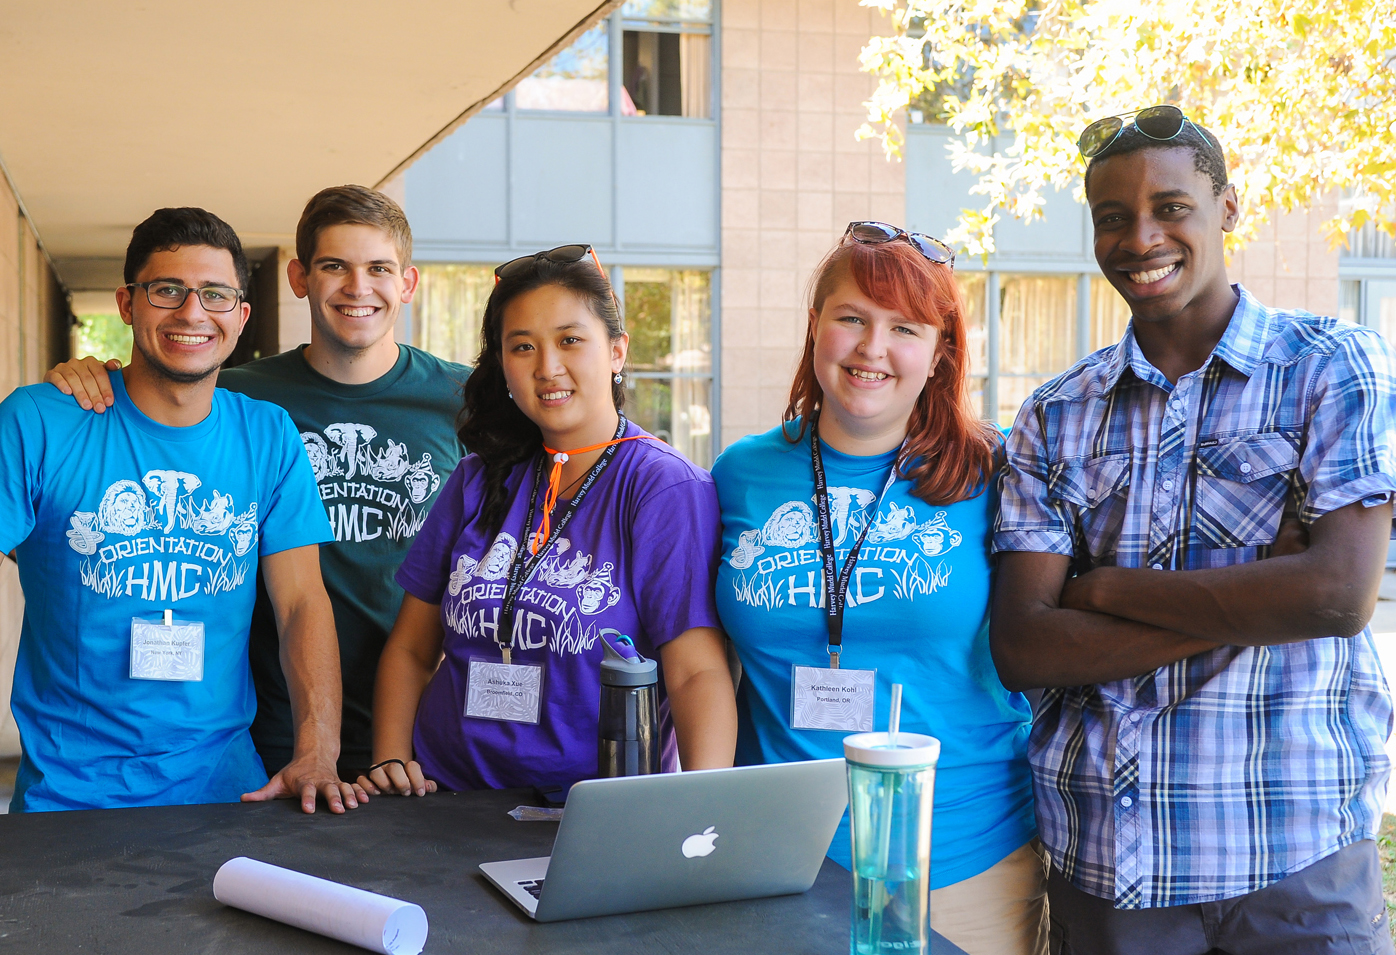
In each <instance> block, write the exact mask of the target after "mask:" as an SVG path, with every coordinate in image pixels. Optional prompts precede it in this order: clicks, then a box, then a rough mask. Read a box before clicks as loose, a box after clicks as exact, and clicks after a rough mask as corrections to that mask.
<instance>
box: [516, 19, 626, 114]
mask: <svg viewBox="0 0 1396 955" xmlns="http://www.w3.org/2000/svg"><path fill="white" fill-rule="evenodd" d="M609 34H610V28H609V25H608V23H607V22H606V21H604V20H603V21H602V22H601V23H600V24H599V25H598V26H594V27H592V28H591V29H590V30H588V31H587V32H585V33H583V34H582V35H581V36H580V37H578V38H577V41H576V42H575V43H573V44H572V45H571V46H569V47H568V48H567V49H565V50H563V51H562V52H561V53H559V54H558V55H557V56H555V57H553V58H552V60H551V61H549V62H548V63H547V64H546V65H544V66H541V67H539V68H538V70H537V71H536V72H535V73H534V74H533V75H532V76H530V77H529V78H528V79H526V80H523V81H521V82H520V83H519V85H518V86H517V87H515V88H514V105H515V107H517V108H518V109H549V110H565V111H569V112H581V113H604V112H606V111H607V110H608V109H610V108H611V107H610V93H609V90H608V80H607V66H608V64H609V62H610V52H609V51H610V36H609Z"/></svg>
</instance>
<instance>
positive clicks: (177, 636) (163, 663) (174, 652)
mask: <svg viewBox="0 0 1396 955" xmlns="http://www.w3.org/2000/svg"><path fill="white" fill-rule="evenodd" d="M203 678H204V625H203V624H202V623H201V622H199V621H197V620H175V619H174V616H173V615H172V614H171V613H170V611H168V610H166V611H165V619H164V621H163V622H155V621H152V620H140V619H133V620H132V621H131V679H133V680H169V681H177V682H184V683H197V682H199V681H200V680H202V679H203Z"/></svg>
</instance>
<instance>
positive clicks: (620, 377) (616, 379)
mask: <svg viewBox="0 0 1396 955" xmlns="http://www.w3.org/2000/svg"><path fill="white" fill-rule="evenodd" d="M611 380H612V381H614V382H615V383H616V384H620V383H621V382H622V381H624V380H625V377H624V376H623V375H621V373H620V372H616V376H615V377H614V378H612V379H611Z"/></svg>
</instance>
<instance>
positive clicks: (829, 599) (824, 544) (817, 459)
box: [810, 417, 897, 670]
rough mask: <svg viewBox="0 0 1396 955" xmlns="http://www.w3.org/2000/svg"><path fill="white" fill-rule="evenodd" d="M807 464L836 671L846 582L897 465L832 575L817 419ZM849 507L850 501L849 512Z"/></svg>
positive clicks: (833, 557) (830, 535)
mask: <svg viewBox="0 0 1396 955" xmlns="http://www.w3.org/2000/svg"><path fill="white" fill-rule="evenodd" d="M810 461H811V463H813V464H814V502H815V504H816V506H817V510H818V511H819V550H820V552H821V554H822V555H823V557H824V594H825V596H824V609H825V610H826V611H827V616H826V617H825V618H824V619H825V622H826V623H828V625H829V667H830V669H834V670H837V669H838V668H839V654H840V653H842V652H843V608H844V604H845V602H846V601H847V600H848V582H849V581H850V580H851V579H852V577H853V570H854V568H856V567H857V566H858V552H859V551H860V550H862V548H863V541H864V539H866V538H867V536H868V529H869V528H871V527H872V523H873V520H874V518H876V517H877V508H878V507H879V506H880V505H881V504H882V498H883V497H885V496H886V494H887V489H888V488H890V487H891V486H892V485H893V484H894V483H896V480H897V462H896V461H895V460H894V461H893V462H892V469H891V470H890V471H888V472H887V481H886V483H884V484H883V485H882V494H880V495H879V496H878V499H877V501H876V503H874V505H873V516H872V517H870V518H868V519H867V520H866V521H864V523H863V530H862V532H861V533H859V535H858V540H857V541H856V542H854V544H853V548H852V550H850V551H849V552H848V558H847V559H846V560H845V561H844V562H843V570H842V571H840V572H838V573H835V570H834V568H835V565H836V564H837V562H838V557H837V556H836V555H835V553H834V522H833V520H832V519H831V518H830V517H829V484H828V481H827V479H826V478H825V476H824V455H823V454H822V453H821V452H820V450H819V418H818V417H816V418H815V419H814V420H813V421H812V422H811V423H810ZM852 507H853V505H852V502H851V501H850V502H849V512H850V513H852Z"/></svg>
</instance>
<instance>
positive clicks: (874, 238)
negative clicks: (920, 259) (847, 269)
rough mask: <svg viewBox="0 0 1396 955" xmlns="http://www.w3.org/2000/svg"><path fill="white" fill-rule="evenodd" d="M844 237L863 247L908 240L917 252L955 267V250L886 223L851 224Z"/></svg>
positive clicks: (926, 236)
mask: <svg viewBox="0 0 1396 955" xmlns="http://www.w3.org/2000/svg"><path fill="white" fill-rule="evenodd" d="M843 237H844V238H845V239H852V240H853V241H854V242H857V243H859V244H861V245H881V244H882V243H884V242H895V241H896V240H897V239H906V241H907V242H909V243H910V244H911V247H912V248H914V249H915V250H916V251H917V252H920V253H921V254H922V255H924V256H925V257H926V258H928V259H930V260H931V261H932V262H935V263H936V264H938V265H948V266H950V267H951V268H952V269H953V268H954V267H955V250H954V249H952V248H950V246H948V245H946V244H945V243H944V242H942V241H940V240H939V239H937V238H933V237H932V236H929V235H926V234H925V233H924V232H908V231H906V230H905V229H898V228H897V227H896V226H894V225H888V224H887V223H885V222H850V223H849V224H848V228H847V229H845V230H844V232H843Z"/></svg>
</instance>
